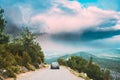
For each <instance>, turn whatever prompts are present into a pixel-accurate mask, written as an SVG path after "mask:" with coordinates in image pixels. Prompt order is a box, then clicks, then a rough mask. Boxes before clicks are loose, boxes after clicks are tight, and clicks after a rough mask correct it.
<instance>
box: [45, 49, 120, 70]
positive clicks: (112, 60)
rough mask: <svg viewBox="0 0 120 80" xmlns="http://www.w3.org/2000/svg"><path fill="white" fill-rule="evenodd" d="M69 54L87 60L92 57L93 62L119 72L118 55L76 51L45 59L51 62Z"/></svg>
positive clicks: (64, 57)
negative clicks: (110, 55) (111, 55)
mask: <svg viewBox="0 0 120 80" xmlns="http://www.w3.org/2000/svg"><path fill="white" fill-rule="evenodd" d="M108 52H111V53H113V52H116V53H114V54H119V50H117V51H115V50H111V51H108ZM108 52H107V51H106V53H108ZM101 54H102V53H101ZM70 56H81V57H83V58H85V59H86V60H89V58H90V57H93V61H94V62H95V63H97V64H99V65H100V66H101V67H102V68H108V69H110V70H113V71H117V72H120V67H119V66H120V58H119V57H109V56H106V57H105V56H104V57H102V56H95V55H93V54H91V53H88V52H76V53H72V54H67V55H63V56H58V57H52V58H49V59H46V62H47V63H51V62H54V61H57V59H58V58H59V57H60V58H63V59H67V58H69V57H70Z"/></svg>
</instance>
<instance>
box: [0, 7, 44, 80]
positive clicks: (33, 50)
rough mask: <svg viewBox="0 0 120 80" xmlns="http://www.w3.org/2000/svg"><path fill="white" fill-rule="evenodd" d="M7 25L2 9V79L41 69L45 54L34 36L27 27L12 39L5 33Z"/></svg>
mask: <svg viewBox="0 0 120 80" xmlns="http://www.w3.org/2000/svg"><path fill="white" fill-rule="evenodd" d="M6 24H7V21H6V20H5V19H4V9H2V8H0V77H1V76H2V77H4V78H7V77H16V74H18V73H22V72H27V71H29V70H35V69H37V68H39V65H40V64H42V63H44V54H43V51H42V49H41V47H40V45H39V44H38V43H37V42H35V41H34V40H35V37H34V35H33V34H32V33H31V32H30V31H29V29H28V28H27V27H26V28H24V29H23V30H22V32H21V33H20V34H19V35H18V36H16V37H11V36H10V35H9V34H6V33H5V32H4V30H5V27H6ZM8 26H9V25H8Z"/></svg>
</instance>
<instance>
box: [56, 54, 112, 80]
mask: <svg viewBox="0 0 120 80" xmlns="http://www.w3.org/2000/svg"><path fill="white" fill-rule="evenodd" d="M58 62H59V64H61V65H65V66H68V67H70V68H71V69H73V70H75V71H78V72H79V73H86V74H87V76H88V77H89V78H91V79H93V80H111V76H110V72H109V70H101V69H100V67H99V66H98V65H97V64H95V63H94V62H93V58H92V57H90V60H89V61H87V60H85V59H84V58H82V57H80V56H71V57H69V59H68V60H64V59H62V58H59V59H58Z"/></svg>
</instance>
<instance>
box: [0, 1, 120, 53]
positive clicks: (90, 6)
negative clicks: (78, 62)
mask: <svg viewBox="0 0 120 80" xmlns="http://www.w3.org/2000/svg"><path fill="white" fill-rule="evenodd" d="M119 3H120V0H0V6H1V7H2V8H3V9H4V10H5V19H6V20H7V22H8V24H7V28H8V29H9V30H8V32H11V33H12V32H15V31H16V32H18V31H19V29H20V28H22V27H23V26H27V27H28V28H29V29H30V31H31V32H32V33H33V34H37V36H38V37H37V39H36V41H38V42H39V43H40V45H41V47H42V49H43V51H44V52H45V53H47V54H51V55H56V54H65V53H72V52H77V51H90V50H98V49H118V48H120V5H119Z"/></svg>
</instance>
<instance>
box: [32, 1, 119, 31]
mask: <svg viewBox="0 0 120 80" xmlns="http://www.w3.org/2000/svg"><path fill="white" fill-rule="evenodd" d="M58 4H62V5H64V6H65V7H67V8H69V9H71V10H74V11H75V13H76V14H73V15H66V14H63V12H64V11H63V10H61V9H60V8H59V7H58ZM67 14H69V12H68V13H67ZM109 18H116V19H119V18H120V16H119V14H118V13H117V12H114V11H106V10H102V9H99V8H97V7H95V6H92V7H88V8H82V5H81V4H80V3H79V2H77V1H73V2H69V1H67V0H64V1H57V2H56V4H55V5H54V7H53V8H52V9H50V10H49V12H48V13H43V14H38V15H35V16H33V17H32V18H31V22H32V23H34V22H36V21H37V22H41V21H42V22H44V23H45V24H46V26H47V27H48V29H47V30H46V31H47V32H48V33H56V32H72V31H77V30H81V31H82V30H83V29H87V28H92V27H97V25H99V24H101V23H103V22H105V21H106V20H107V19H109Z"/></svg>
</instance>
